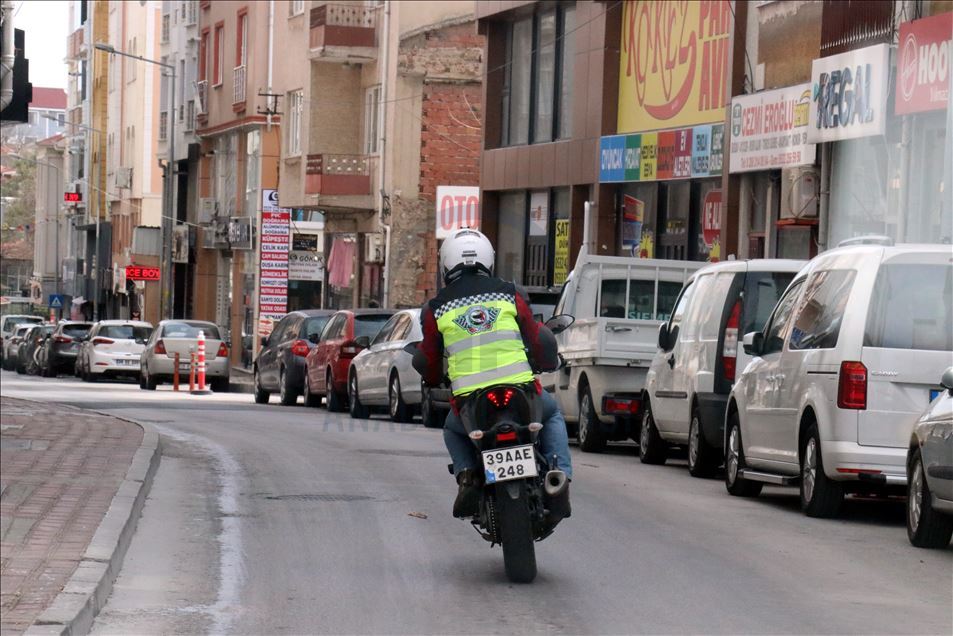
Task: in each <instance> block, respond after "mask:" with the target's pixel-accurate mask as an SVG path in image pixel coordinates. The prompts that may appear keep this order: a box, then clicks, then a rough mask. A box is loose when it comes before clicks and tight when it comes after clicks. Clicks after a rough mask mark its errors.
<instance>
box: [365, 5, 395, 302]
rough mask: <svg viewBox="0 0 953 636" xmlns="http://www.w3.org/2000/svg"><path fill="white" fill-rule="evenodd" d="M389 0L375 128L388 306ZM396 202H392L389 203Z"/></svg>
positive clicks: (384, 276) (385, 15) (385, 10)
mask: <svg viewBox="0 0 953 636" xmlns="http://www.w3.org/2000/svg"><path fill="white" fill-rule="evenodd" d="M391 4H392V3H390V2H388V3H386V4H385V6H384V50H383V52H382V53H381V96H380V106H379V107H378V109H377V110H378V113H377V116H378V125H377V129H378V131H379V134H380V139H379V141H378V144H377V156H378V157H380V170H379V177H380V178H379V185H380V187H379V188H378V190H377V197H378V198H377V206H378V209H379V210H380V225H381V227H382V228H383V229H384V273H383V279H384V280H383V287H384V297H383V302H382V303H381V304H382V305H383V306H384V307H390V223H385V222H384V196H385V191H384V186H385V184H386V181H385V173H386V166H387V163H386V161H385V156H386V154H385V151H386V147H387V134H386V132H385V126H386V125H387V117H385V116H384V113H385V112H386V110H385V109H386V104H387V92H388V91H387V89H388V80H389V79H390V69H389V68H388V65H389V64H390V55H389V53H390V8H391ZM394 203H396V202H393V203H392V204H391V205H392V206H393V204H394ZM393 213H394V208H393V207H391V214H393ZM363 247H364V246H363V245H358V246H357V249H361V248H363Z"/></svg>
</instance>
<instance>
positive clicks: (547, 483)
mask: <svg viewBox="0 0 953 636" xmlns="http://www.w3.org/2000/svg"><path fill="white" fill-rule="evenodd" d="M567 488H569V479H568V478H567V477H566V473H564V472H563V471H561V470H551V471H549V472H548V473H546V478H545V480H544V489H545V490H546V496H547V497H559V496H560V495H562V494H563V492H564V491H565V490H566V489H567Z"/></svg>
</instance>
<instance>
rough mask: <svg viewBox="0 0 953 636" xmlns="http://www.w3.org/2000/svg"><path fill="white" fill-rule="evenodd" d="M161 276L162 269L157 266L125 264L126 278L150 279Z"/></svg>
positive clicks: (156, 278) (153, 279)
mask: <svg viewBox="0 0 953 636" xmlns="http://www.w3.org/2000/svg"><path fill="white" fill-rule="evenodd" d="M160 278H162V271H161V270H160V269H159V268H158V267H142V266H140V265H126V280H151V281H156V280H159V279H160Z"/></svg>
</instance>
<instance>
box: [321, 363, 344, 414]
mask: <svg viewBox="0 0 953 636" xmlns="http://www.w3.org/2000/svg"><path fill="white" fill-rule="evenodd" d="M326 387H327V394H326V395H327V398H326V400H327V403H328V411H330V412H331V413H340V412H342V411H343V410H344V406H345V404H344V401H345V396H343V395H341V394H340V393H338V392H337V391H335V390H334V382H333V380H332V378H331V370H330V369H328V376H327V384H326Z"/></svg>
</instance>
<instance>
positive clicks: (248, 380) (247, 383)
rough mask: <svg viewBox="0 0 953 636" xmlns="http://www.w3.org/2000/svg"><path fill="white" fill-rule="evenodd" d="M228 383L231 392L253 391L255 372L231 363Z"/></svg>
mask: <svg viewBox="0 0 953 636" xmlns="http://www.w3.org/2000/svg"><path fill="white" fill-rule="evenodd" d="M230 384H231V389H230V391H231V392H232V393H254V392H255V374H254V372H252V370H251V369H245V368H244V367H236V366H234V365H232V373H231V376H230Z"/></svg>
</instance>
